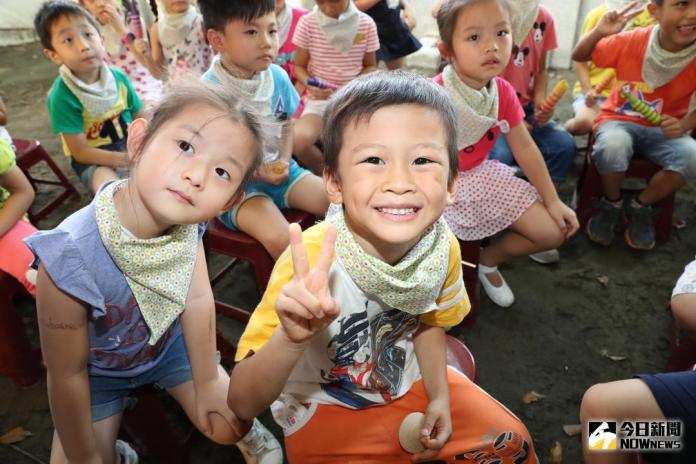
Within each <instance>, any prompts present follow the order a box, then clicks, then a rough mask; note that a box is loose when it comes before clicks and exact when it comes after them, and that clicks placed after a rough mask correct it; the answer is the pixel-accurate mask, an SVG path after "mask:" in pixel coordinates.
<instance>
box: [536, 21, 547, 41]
mask: <svg viewBox="0 0 696 464" xmlns="http://www.w3.org/2000/svg"><path fill="white" fill-rule="evenodd" d="M544 32H546V23H545V22H544V21H541V22H538V21H534V41H535V42H541V41H542V40H543V39H544Z"/></svg>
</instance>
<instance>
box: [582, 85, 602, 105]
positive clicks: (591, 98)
mask: <svg viewBox="0 0 696 464" xmlns="http://www.w3.org/2000/svg"><path fill="white" fill-rule="evenodd" d="M598 97H599V95H597V92H595V91H594V89H592V90H590V91H589V92H587V93H585V106H586V107H588V108H594V106H595V105H596V104H597V98H598Z"/></svg>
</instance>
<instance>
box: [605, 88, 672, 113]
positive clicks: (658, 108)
mask: <svg viewBox="0 0 696 464" xmlns="http://www.w3.org/2000/svg"><path fill="white" fill-rule="evenodd" d="M643 87H647V86H645V85H643ZM623 89H624V90H627V91H630V92H631V93H632V94H633V96H635V97H636V98H637V99H638V100H640V101H642V102H643V103H645V104H646V105H647V106H649V107H650V108H651V109H652V110H654V111H655V112H656V113H657V114H662V107H663V104H664V100H663V99H662V98H658V99H657V100H653V101H648V100H646V99H645V94H644V93H643V90H641V88H640V86H639V85H635V86H633V88H631V84H626V85H624V86H623ZM647 92H648V93H652V90H650V89H648V90H647ZM616 113H617V114H622V115H625V116H631V117H634V118H642V119H647V118H646V117H645V116H643V115H642V114H640V113H639V112H637V111H635V110H634V109H633V108H632V107H631V104H630V103H629V101H628V100H624V104H623V105H622V106H620V107H618V108H616Z"/></svg>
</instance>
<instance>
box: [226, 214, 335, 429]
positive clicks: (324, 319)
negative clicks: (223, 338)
mask: <svg viewBox="0 0 696 464" xmlns="http://www.w3.org/2000/svg"><path fill="white" fill-rule="evenodd" d="M288 233H289V235H290V251H291V254H292V264H293V272H294V275H293V277H292V279H291V280H290V281H289V282H288V283H287V284H285V286H283V288H282V290H281V291H280V294H279V295H278V297H277V299H276V303H275V305H276V312H277V313H278V318H279V319H280V325H278V326H277V327H276V328H275V330H274V331H273V334H272V335H271V337H270V338H269V340H268V341H267V342H266V344H265V345H263V347H261V349H259V350H258V352H256V353H255V354H253V355H252V356H250V357H247V358H246V359H244V360H242V361H240V362H239V363H238V364H237V365H236V366H235V368H234V370H233V371H232V374H231V378H230V389H229V393H228V396H227V404H228V405H229V407H230V408H231V409H232V410H233V411H234V413H235V414H236V415H237V417H239V418H240V419H242V420H251V419H252V418H254V417H256V416H257V415H258V414H259V413H260V412H261V411H263V410H264V409H266V408H267V407H268V406H269V405H270V404H271V403H272V402H273V401H275V399H276V398H278V396H279V395H280V393H281V392H282V391H283V387H284V386H285V383H286V382H287V380H288V377H289V376H290V373H291V372H292V370H293V368H294V367H295V364H297V361H298V360H299V359H300V357H302V354H303V353H304V350H305V349H306V348H307V346H308V345H309V343H310V342H311V340H312V338H313V337H314V335H316V334H317V333H319V332H321V331H322V330H324V329H325V328H326V327H327V326H328V325H329V324H330V323H331V321H333V320H334V319H335V318H336V317H337V316H338V314H339V309H338V306H337V304H336V301H334V299H333V298H331V294H330V293H329V287H328V272H329V268H330V267H331V262H332V256H333V250H334V243H335V241H336V229H335V228H334V227H329V228H328V229H327V232H326V236H325V238H324V243H323V244H322V246H321V250H320V251H319V258H318V259H317V262H316V264H315V266H314V268H313V269H311V270H310V268H309V261H308V258H307V250H306V248H305V245H304V242H303V240H302V230H301V229H300V227H299V226H298V225H297V224H290V226H289V227H288Z"/></svg>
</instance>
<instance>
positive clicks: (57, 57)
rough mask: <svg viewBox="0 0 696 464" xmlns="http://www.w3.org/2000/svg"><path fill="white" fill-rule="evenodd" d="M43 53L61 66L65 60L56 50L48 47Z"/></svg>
mask: <svg viewBox="0 0 696 464" xmlns="http://www.w3.org/2000/svg"><path fill="white" fill-rule="evenodd" d="M43 54H44V56H45V57H46V58H48V59H49V60H51V61H53V62H54V63H55V64H57V65H59V66H60V65H62V64H63V60H62V59H61V58H60V55H59V54H58V53H56V51H55V50H49V49H48V48H44V49H43Z"/></svg>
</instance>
